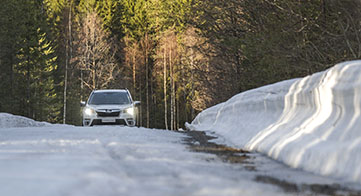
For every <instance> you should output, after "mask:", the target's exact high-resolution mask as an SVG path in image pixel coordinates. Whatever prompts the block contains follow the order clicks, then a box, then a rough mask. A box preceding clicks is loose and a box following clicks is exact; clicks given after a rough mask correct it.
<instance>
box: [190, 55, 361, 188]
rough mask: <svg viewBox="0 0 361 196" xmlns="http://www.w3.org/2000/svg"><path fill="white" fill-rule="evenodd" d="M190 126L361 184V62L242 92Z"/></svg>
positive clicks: (290, 164)
mask: <svg viewBox="0 0 361 196" xmlns="http://www.w3.org/2000/svg"><path fill="white" fill-rule="evenodd" d="M187 126H188V128H190V129H193V130H199V131H207V132H209V133H213V134H216V135H218V136H221V137H223V138H224V139H225V141H227V142H228V144H230V145H233V146H236V147H241V148H246V149H248V150H252V151H258V152H261V153H264V154H267V155H268V156H270V157H272V158H274V159H276V160H279V161H282V162H284V163H286V164H288V165H289V166H291V167H294V168H302V169H304V170H307V171H311V172H314V173H318V174H321V175H326V176H333V177H335V178H340V179H343V180H345V181H350V182H356V183H361V167H360V165H361V131H360V130H361V129H360V127H361V61H349V62H344V63H340V64H338V65H336V66H334V67H332V68H330V69H328V70H326V71H324V72H320V73H316V74H313V75H311V76H307V77H305V78H301V79H293V80H288V81H283V82H279V83H276V84H273V85H268V86H264V87H261V88H258V89H254V90H250V91H247V92H244V93H240V94H238V95H236V96H234V97H233V98H231V99H230V100H228V101H227V102H224V103H221V104H218V105H216V106H214V107H211V108H209V109H207V110H204V111H203V112H201V113H200V114H199V115H198V116H197V117H196V118H195V119H194V121H193V122H192V124H187Z"/></svg>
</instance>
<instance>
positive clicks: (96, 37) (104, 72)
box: [74, 12, 119, 90]
mask: <svg viewBox="0 0 361 196" xmlns="http://www.w3.org/2000/svg"><path fill="white" fill-rule="evenodd" d="M79 27H80V33H79V40H78V42H77V47H78V48H77V54H76V57H74V60H75V61H76V64H77V66H78V68H79V69H80V70H81V71H82V72H83V78H80V80H81V82H82V83H83V84H84V85H85V86H86V87H88V88H89V89H90V90H94V89H101V88H106V87H107V86H108V85H109V83H110V82H112V81H113V80H114V77H115V76H116V74H118V73H119V67H118V65H117V63H116V58H115V54H116V51H117V48H116V47H115V44H114V43H115V42H114V41H113V40H112V39H111V38H110V35H109V33H108V32H106V31H105V30H104V29H103V28H102V22H101V20H100V18H99V17H98V15H97V14H96V13H95V12H90V13H88V14H86V16H85V17H84V19H83V20H82V21H81V24H79ZM112 41H113V42H112Z"/></svg>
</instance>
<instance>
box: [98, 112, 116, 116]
mask: <svg viewBox="0 0 361 196" xmlns="http://www.w3.org/2000/svg"><path fill="white" fill-rule="evenodd" d="M97 114H98V116H100V117H117V116H119V114H120V111H117V112H98V111H97Z"/></svg>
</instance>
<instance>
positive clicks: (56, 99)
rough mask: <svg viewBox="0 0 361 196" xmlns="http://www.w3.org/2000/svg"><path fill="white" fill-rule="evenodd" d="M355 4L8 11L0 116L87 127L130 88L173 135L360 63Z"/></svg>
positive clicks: (360, 11)
mask: <svg viewBox="0 0 361 196" xmlns="http://www.w3.org/2000/svg"><path fill="white" fill-rule="evenodd" d="M360 40H361V2H360V1H359V0H2V3H1V6H0V70H1V71H0V81H1V82H0V89H1V90H0V112H7V113H12V114H16V115H22V116H26V117H30V118H33V119H35V120H39V121H48V122H51V123H66V124H73V125H80V124H81V107H80V104H79V103H80V101H82V100H86V99H87V97H88V96H89V94H90V92H91V91H92V90H94V89H112V88H127V89H129V91H130V92H131V94H132V96H133V99H134V100H137V101H141V103H142V104H141V112H140V120H139V122H138V123H139V126H144V127H152V128H164V129H171V130H176V129H179V128H182V127H184V123H185V122H191V121H192V119H193V118H194V117H195V116H196V114H198V113H199V112H201V111H202V110H203V109H205V108H208V107H211V106H213V105H215V104H218V103H220V102H223V101H225V100H227V99H229V98H230V97H232V96H233V95H235V94H237V93H240V92H243V91H246V90H249V89H253V88H257V87H260V86H263V85H267V84H271V83H275V82H278V81H281V80H286V79H290V78H296V77H303V76H306V75H309V74H312V73H315V72H318V71H322V70H325V69H327V68H329V67H331V66H333V65H334V64H336V63H339V62H341V61H346V60H352V59H359V58H360V56H361V42H360Z"/></svg>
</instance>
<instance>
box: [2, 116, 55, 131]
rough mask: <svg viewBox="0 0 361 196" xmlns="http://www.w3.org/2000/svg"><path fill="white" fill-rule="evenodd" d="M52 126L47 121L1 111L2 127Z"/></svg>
mask: <svg viewBox="0 0 361 196" xmlns="http://www.w3.org/2000/svg"><path fill="white" fill-rule="evenodd" d="M43 126H51V124H50V123H47V122H38V121H35V120H33V119H30V118H26V117H23V116H16V115H12V114H8V113H0V128H10V127H43Z"/></svg>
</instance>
